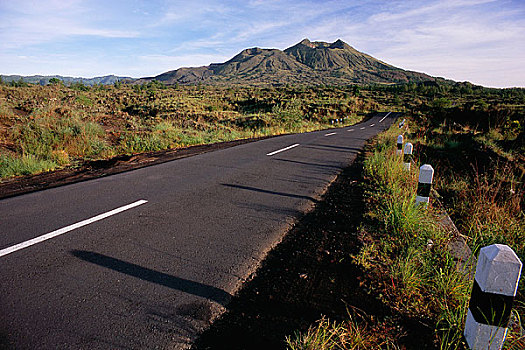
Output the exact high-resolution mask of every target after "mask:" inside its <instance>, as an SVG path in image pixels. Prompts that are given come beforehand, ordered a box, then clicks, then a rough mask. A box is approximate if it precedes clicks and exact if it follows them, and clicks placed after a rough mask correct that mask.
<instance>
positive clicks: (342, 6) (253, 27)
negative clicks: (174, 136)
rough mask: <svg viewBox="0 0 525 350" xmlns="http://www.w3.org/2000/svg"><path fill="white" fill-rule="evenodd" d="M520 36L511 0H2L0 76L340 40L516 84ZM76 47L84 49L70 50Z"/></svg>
mask: <svg viewBox="0 0 525 350" xmlns="http://www.w3.org/2000/svg"><path fill="white" fill-rule="evenodd" d="M152 4H153V5H152ZM520 4H521V5H520ZM80 37H85V38H87V39H89V45H91V46H88V44H84V42H85V41H88V40H83V41H81V40H77V39H79V38H80ZM524 37H525V6H523V3H520V2H516V1H514V0H497V1H496V0H431V1H418V0H392V1H388V2H384V1H382V0H361V1H357V0H354V1H340V0H330V1H313V0H293V1H292V0H250V1H243V2H241V1H235V2H234V1H227V2H223V1H217V0H205V1H199V2H189V1H186V2H180V1H176V2H175V1H169V0H165V1H155V2H152V1H145V0H137V1H134V2H129V1H124V0H116V1H110V2H104V1H102V0H89V1H81V0H69V1H67V0H55V1H43V0H42V1H29V0H17V1H2V0H0V50H3V51H4V55H3V56H0V66H1V67H2V69H3V70H4V71H3V72H1V73H9V70H11V71H17V72H20V71H23V70H26V71H27V70H37V69H47V68H49V69H51V67H54V68H53V69H57V71H56V72H55V73H61V74H64V73H62V72H65V71H66V70H67V72H77V73H82V72H88V73H89V70H90V69H91V70H92V72H91V74H89V75H90V76H93V75H100V74H99V72H100V73H101V72H104V73H117V74H120V75H132V76H135V77H139V76H145V75H155V74H159V73H161V72H163V71H167V70H173V69H176V68H179V67H181V66H199V65H207V64H209V63H212V62H223V61H225V60H227V59H229V58H231V57H232V56H234V55H235V54H237V53H238V52H239V51H240V50H242V49H245V48H248V47H253V46H259V47H264V48H280V49H285V48H286V47H289V46H291V45H294V44H295V43H297V42H299V41H300V40H302V39H304V38H309V39H310V40H314V41H315V40H320V41H330V42H331V41H335V40H336V39H339V38H340V39H343V40H344V41H346V42H347V43H349V44H350V45H352V46H354V47H355V48H356V49H358V50H361V51H363V52H366V53H368V54H371V55H373V56H375V57H377V58H379V59H381V60H383V61H385V62H387V63H390V64H393V65H395V66H399V67H401V68H404V69H409V70H416V71H424V72H427V73H430V74H432V75H437V76H445V77H448V78H451V79H455V80H470V81H473V82H476V83H481V84H484V85H491V86H506V85H521V86H523V85H525V68H524V67H523V65H522V63H521V62H522V61H523V57H525V41H524V40H523V38H524ZM99 39H107V40H99ZM64 42H65V43H66V44H63V43H64ZM77 42H82V45H84V46H81V45H80V44H79V46H78V47H75V49H78V50H79V51H78V52H75V53H74V54H73V53H72V52H69V51H70V50H69V51H68V49H69V47H68V46H67V45H69V44H71V45H73V44H76V43H77ZM57 44H63V45H62V46H60V45H58V46H59V47H60V48H61V49H62V51H61V52H56V51H54V49H55V47H56V46H57ZM102 45H106V46H102ZM57 54H62V55H63V57H61V58H59V59H57ZM16 56H27V57H29V58H28V59H20V58H17V59H16V60H15V58H14V57H16ZM32 56H34V57H40V60H41V62H43V63H42V64H38V62H37V61H36V60H35V61H32V60H31V57H32ZM93 56H95V57H93ZM123 57H125V58H123ZM54 61H58V62H60V64H56V62H54ZM30 64H33V65H34V66H30ZM44 67H46V68H44ZM126 72H129V73H128V74H123V73H126ZM509 72H511V73H509ZM505 81H507V83H505Z"/></svg>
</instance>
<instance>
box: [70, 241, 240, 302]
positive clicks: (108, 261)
mask: <svg viewBox="0 0 525 350" xmlns="http://www.w3.org/2000/svg"><path fill="white" fill-rule="evenodd" d="M71 254H72V255H73V256H75V257H77V258H79V259H82V260H84V261H87V262H90V263H92V264H96V265H99V266H102V267H106V268H108V269H111V270H114V271H118V272H120V273H124V274H126V275H129V276H133V277H136V278H140V279H141V280H144V281H148V282H152V283H156V284H159V285H162V286H165V287H168V288H172V289H177V290H180V291H182V292H185V293H188V294H193V295H196V296H199V297H203V298H206V299H209V300H213V301H215V302H217V303H219V304H221V305H223V306H226V305H227V304H228V302H229V301H230V299H231V297H232V296H231V295H230V294H229V293H227V292H225V291H224V290H222V289H220V288H216V287H213V286H209V285H207V284H203V283H199V282H194V281H190V280H187V279H184V278H179V277H175V276H171V275H168V274H165V273H162V272H158V271H155V270H151V269H148V268H146V267H142V266H139V265H135V264H132V263H129V262H126V261H123V260H119V259H115V258H112V257H109V256H106V255H103V254H99V253H95V252H88V251H85V250H73V251H71Z"/></svg>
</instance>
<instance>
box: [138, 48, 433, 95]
mask: <svg viewBox="0 0 525 350" xmlns="http://www.w3.org/2000/svg"><path fill="white" fill-rule="evenodd" d="M151 80H157V81H160V82H162V83H165V84H169V85H173V84H199V83H202V84H272V85H283V84H308V85H312V84H313V85H315V84H328V85H343V84H353V83H361V84H368V83H385V84H390V83H408V82H414V83H419V82H430V81H435V80H436V78H434V77H431V76H429V75H427V74H424V73H418V72H411V71H407V70H403V69H401V68H397V67H394V66H391V65H389V64H387V63H384V62H382V61H380V60H378V59H376V58H374V57H372V56H369V55H367V54H365V53H362V52H359V51H357V50H356V49H354V48H353V47H351V46H350V45H348V44H347V43H345V42H343V41H342V40H337V41H336V42H334V43H326V42H311V41H309V40H308V39H304V40H303V41H301V42H300V43H298V44H296V45H294V46H292V47H289V48H287V49H286V50H284V51H281V50H278V49H261V48H257V47H256V48H251V49H246V50H243V51H241V52H240V53H239V54H237V55H236V56H235V57H233V58H232V59H230V60H229V61H227V62H224V63H214V64H210V65H209V66H203V67H195V68H180V69H177V70H173V71H169V72H166V73H163V74H160V75H157V76H155V77H148V78H142V79H139V80H137V81H136V83H144V82H147V81H151Z"/></svg>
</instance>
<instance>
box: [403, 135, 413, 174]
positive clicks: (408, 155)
mask: <svg viewBox="0 0 525 350" xmlns="http://www.w3.org/2000/svg"><path fill="white" fill-rule="evenodd" d="M413 148H414V146H412V144H411V143H410V142H407V143H406V144H405V148H404V150H403V154H404V155H403V163H404V164H403V165H404V167H405V170H406V171H410V162H412V149H413Z"/></svg>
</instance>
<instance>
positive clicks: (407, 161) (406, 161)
mask: <svg viewBox="0 0 525 350" xmlns="http://www.w3.org/2000/svg"><path fill="white" fill-rule="evenodd" d="M411 160H412V155H411V154H407V153H405V155H404V156H403V162H405V163H410V161H411Z"/></svg>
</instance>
